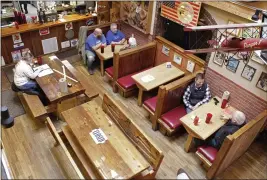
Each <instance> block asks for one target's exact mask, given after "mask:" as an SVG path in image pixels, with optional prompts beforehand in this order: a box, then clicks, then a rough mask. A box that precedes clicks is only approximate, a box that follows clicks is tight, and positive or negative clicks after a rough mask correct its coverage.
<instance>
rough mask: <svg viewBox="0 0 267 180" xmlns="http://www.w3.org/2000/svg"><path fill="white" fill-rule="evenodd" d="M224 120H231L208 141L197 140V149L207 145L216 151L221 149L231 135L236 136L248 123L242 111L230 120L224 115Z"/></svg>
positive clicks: (236, 112)
mask: <svg viewBox="0 0 267 180" xmlns="http://www.w3.org/2000/svg"><path fill="white" fill-rule="evenodd" d="M221 118H222V119H225V120H229V119H230V120H229V121H228V122H227V123H226V124H225V125H224V126H222V127H221V128H220V129H219V130H218V131H217V132H216V133H215V134H214V135H212V136H211V137H209V138H208V139H207V140H206V141H203V140H199V139H195V144H196V147H198V146H202V145H207V146H212V147H214V148H216V149H218V150H219V149H220V147H221V146H222V144H223V141H224V139H225V138H226V137H227V136H228V135H231V134H234V133H235V132H236V131H237V130H238V129H240V128H241V127H242V126H244V125H245V123H246V116H245V114H244V113H243V112H241V111H235V112H234V113H233V114H232V117H230V118H228V117H225V116H223V115H222V117H221Z"/></svg>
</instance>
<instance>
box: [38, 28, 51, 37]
mask: <svg viewBox="0 0 267 180" xmlns="http://www.w3.org/2000/svg"><path fill="white" fill-rule="evenodd" d="M39 33H40V36H44V35H47V34H49V33H50V31H49V28H44V29H40V30H39Z"/></svg>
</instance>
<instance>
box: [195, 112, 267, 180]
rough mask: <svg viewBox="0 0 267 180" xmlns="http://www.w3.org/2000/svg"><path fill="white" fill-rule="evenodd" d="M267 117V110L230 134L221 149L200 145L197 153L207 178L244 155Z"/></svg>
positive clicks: (220, 171)
mask: <svg viewBox="0 0 267 180" xmlns="http://www.w3.org/2000/svg"><path fill="white" fill-rule="evenodd" d="M266 119H267V110H265V111H263V112H262V113H260V114H259V115H258V116H257V117H256V118H255V119H253V120H250V121H249V122H248V123H247V124H246V125H244V126H243V127H242V128H240V129H239V130H238V131H236V132H235V133H234V134H232V135H228V136H227V137H226V139H225V140H224V142H223V144H222V146H221V148H220V149H219V151H217V149H215V148H213V147H208V146H202V147H199V148H198V150H197V152H196V155H197V156H198V157H199V158H200V160H201V162H202V163H203V165H204V167H205V169H206V170H207V178H208V179H212V178H214V177H215V176H216V175H219V174H220V173H222V172H223V171H224V170H225V169H226V168H228V167H229V166H230V165H231V164H232V163H233V162H234V161H235V160H237V159H238V158H239V157H240V156H242V155H243V154H244V153H245V152H246V151H247V150H248V148H249V146H250V145H251V144H252V142H253V141H254V139H255V138H256V136H257V135H258V133H259V132H260V130H261V128H262V127H263V125H264V123H265V122H266Z"/></svg>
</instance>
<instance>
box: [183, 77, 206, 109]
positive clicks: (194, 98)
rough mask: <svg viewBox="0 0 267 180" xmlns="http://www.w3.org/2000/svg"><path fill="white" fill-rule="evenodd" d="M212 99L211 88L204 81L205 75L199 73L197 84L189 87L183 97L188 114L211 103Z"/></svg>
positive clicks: (196, 79)
mask: <svg viewBox="0 0 267 180" xmlns="http://www.w3.org/2000/svg"><path fill="white" fill-rule="evenodd" d="M210 98H211V93H210V88H209V86H208V84H207V83H206V82H205V80H204V75H203V74H202V73H198V74H197V75H196V78H195V82H194V83H192V84H191V85H189V86H188V87H187V89H186V91H185V93H184V96H183V101H184V104H185V106H186V112H187V113H190V112H191V111H193V110H195V109H196V108H198V107H199V106H200V105H202V104H205V103H207V102H209V100H210Z"/></svg>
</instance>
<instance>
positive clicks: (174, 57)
mask: <svg viewBox="0 0 267 180" xmlns="http://www.w3.org/2000/svg"><path fill="white" fill-rule="evenodd" d="M182 60H183V58H182V57H181V56H180V55H178V54H176V53H174V56H173V61H174V62H176V63H177V64H178V65H181V64H182Z"/></svg>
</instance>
